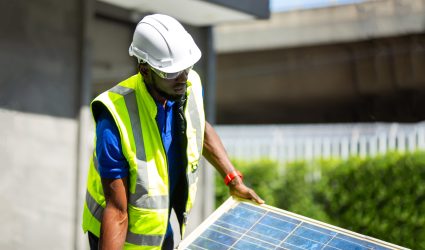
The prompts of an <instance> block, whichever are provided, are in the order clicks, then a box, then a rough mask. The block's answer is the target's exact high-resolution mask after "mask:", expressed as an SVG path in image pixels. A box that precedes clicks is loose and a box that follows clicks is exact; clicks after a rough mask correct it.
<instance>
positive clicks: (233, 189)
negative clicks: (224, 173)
mask: <svg viewBox="0 0 425 250" xmlns="http://www.w3.org/2000/svg"><path fill="white" fill-rule="evenodd" d="M229 189H230V194H231V195H233V196H236V197H239V198H243V199H248V200H251V201H254V202H256V203H258V204H264V200H263V199H261V198H260V197H259V196H258V195H257V194H256V193H255V191H254V190H252V189H251V188H249V187H247V186H245V184H244V183H243V181H242V179H241V178H239V177H236V178H235V179H233V180H232V181H231V182H230V183H229Z"/></svg>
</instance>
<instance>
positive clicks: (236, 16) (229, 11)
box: [98, 0, 270, 26]
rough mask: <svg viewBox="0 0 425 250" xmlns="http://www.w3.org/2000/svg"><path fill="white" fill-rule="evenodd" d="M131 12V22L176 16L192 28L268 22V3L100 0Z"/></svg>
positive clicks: (263, 0) (252, 0)
mask: <svg viewBox="0 0 425 250" xmlns="http://www.w3.org/2000/svg"><path fill="white" fill-rule="evenodd" d="M98 2H101V3H106V4H110V5H113V6H118V7H120V8H123V9H127V10H129V11H131V15H130V16H129V21H133V22H138V21H139V20H140V18H141V17H142V16H143V15H145V14H148V13H162V14H166V15H170V16H173V17H174V18H176V19H178V20H179V21H181V22H183V23H185V24H188V25H192V26H212V25H216V24H222V23H228V22H233V21H245V20H253V19H257V18H268V17H269V16H270V8H269V0H246V1H242V2H241V1H240V0H226V1H223V0H202V1H201V0H154V1H153V0H98Z"/></svg>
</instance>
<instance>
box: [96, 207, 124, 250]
mask: <svg viewBox="0 0 425 250" xmlns="http://www.w3.org/2000/svg"><path fill="white" fill-rule="evenodd" d="M127 227H128V216H127V211H120V209H117V208H115V207H114V206H112V205H111V204H107V205H106V207H105V210H104V211H103V218H102V226H101V231H100V242H99V243H100V244H99V247H100V249H103V250H106V249H108V250H109V249H122V248H123V246H124V243H125V238H126V235H127Z"/></svg>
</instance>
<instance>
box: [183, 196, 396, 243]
mask: <svg viewBox="0 0 425 250" xmlns="http://www.w3.org/2000/svg"><path fill="white" fill-rule="evenodd" d="M186 249H191V250H203V249H214V250H221V249H223V250H224V249H241V250H246V249H255V250H257V249H258V250H265V249H278V250H280V249H295V250H298V249H325V250H335V249H343V250H362V249H378V250H384V249H389V248H386V247H383V246H380V245H377V244H374V243H371V242H368V241H363V240H359V239H357V238H353V237H351V236H349V235H345V234H341V233H339V232H335V231H332V230H329V229H327V228H323V227H319V226H317V225H313V224H310V223H307V222H305V221H300V220H297V219H294V218H291V217H288V216H285V215H282V214H278V213H275V212H272V211H268V210H266V209H262V208H259V207H256V206H252V205H249V204H246V203H239V204H238V205H237V206H236V207H234V208H232V209H230V210H229V211H227V212H226V213H224V214H223V215H221V216H220V217H219V218H218V219H217V220H216V221H214V223H213V224H211V225H210V226H209V227H208V228H207V229H206V230H205V231H204V232H203V233H202V234H201V235H200V236H199V237H197V238H196V239H195V240H194V241H193V242H192V243H191V244H190V245H189V246H188V247H186Z"/></svg>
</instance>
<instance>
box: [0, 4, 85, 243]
mask: <svg viewBox="0 0 425 250" xmlns="http://www.w3.org/2000/svg"><path fill="white" fill-rule="evenodd" d="M81 15H82V10H81V6H80V2H79V1H75V0H63V1H55V0H32V1H25V0H15V1H1V3H0V34H1V38H0V159H2V163H1V164H0V171H1V173H2V174H1V177H0V200H1V201H2V202H1V204H2V205H1V206H0V221H1V225H0V235H1V237H0V249H73V248H74V231H75V219H76V218H75V212H76V211H75V204H76V197H75V190H76V183H77V181H76V169H77V158H78V156H77V138H78V136H77V135H78V121H77V116H78V113H79V102H80V97H79V96H80V87H79V86H80V83H79V81H80V79H79V78H80V77H79V76H80V44H81V19H82V18H81Z"/></svg>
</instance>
